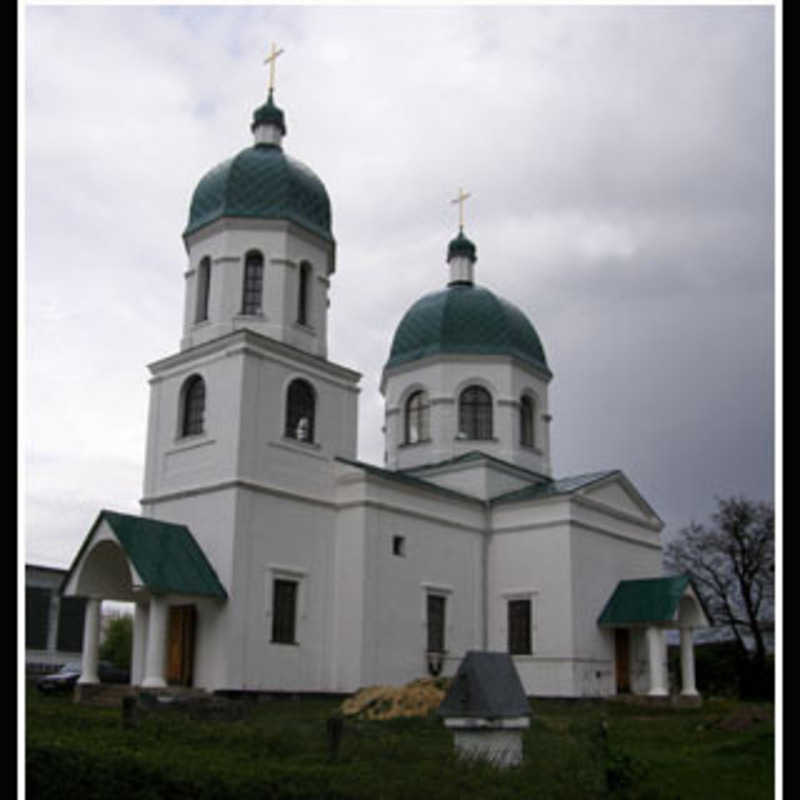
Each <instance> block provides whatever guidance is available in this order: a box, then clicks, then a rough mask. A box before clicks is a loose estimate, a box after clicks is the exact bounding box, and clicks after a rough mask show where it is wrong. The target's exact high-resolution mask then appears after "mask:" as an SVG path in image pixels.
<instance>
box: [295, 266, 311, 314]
mask: <svg viewBox="0 0 800 800" xmlns="http://www.w3.org/2000/svg"><path fill="white" fill-rule="evenodd" d="M310 276H311V265H310V264H306V263H305V262H304V263H302V264H301V265H300V277H299V286H298V288H297V321H298V322H299V323H300V324H301V325H307V324H308V289H309V286H308V281H309V278H310Z"/></svg>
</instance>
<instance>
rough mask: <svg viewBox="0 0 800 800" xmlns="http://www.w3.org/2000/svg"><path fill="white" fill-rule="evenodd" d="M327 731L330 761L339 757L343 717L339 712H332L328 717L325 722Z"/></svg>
mask: <svg viewBox="0 0 800 800" xmlns="http://www.w3.org/2000/svg"><path fill="white" fill-rule="evenodd" d="M325 727H326V729H327V731H328V753H329V755H330V758H331V760H332V761H335V760H336V759H337V758H338V757H339V746H340V745H341V743H342V734H343V733H344V717H342V715H341V714H334V715H333V716H332V717H329V718H328V721H327V722H326V724H325Z"/></svg>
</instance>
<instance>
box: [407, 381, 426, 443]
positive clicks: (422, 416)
mask: <svg viewBox="0 0 800 800" xmlns="http://www.w3.org/2000/svg"><path fill="white" fill-rule="evenodd" d="M430 435H431V434H430V404H429V403H428V395H427V394H426V393H425V392H424V391H422V390H421V389H420V390H419V391H417V392H414V393H413V394H412V395H411V396H410V397H409V398H408V400H407V401H406V414H405V442H406V444H414V443H416V442H424V441H426V440H427V439H429V438H430Z"/></svg>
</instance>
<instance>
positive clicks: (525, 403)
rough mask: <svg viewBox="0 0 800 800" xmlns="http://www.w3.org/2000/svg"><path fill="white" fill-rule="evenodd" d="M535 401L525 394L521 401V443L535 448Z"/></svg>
mask: <svg viewBox="0 0 800 800" xmlns="http://www.w3.org/2000/svg"><path fill="white" fill-rule="evenodd" d="M533 408H534V405H533V400H532V399H531V398H530V397H529V396H528V395H527V394H524V395H522V397H521V398H520V401H519V441H520V444H523V445H525V446H526V447H533V444H534V441H535V440H534V436H533Z"/></svg>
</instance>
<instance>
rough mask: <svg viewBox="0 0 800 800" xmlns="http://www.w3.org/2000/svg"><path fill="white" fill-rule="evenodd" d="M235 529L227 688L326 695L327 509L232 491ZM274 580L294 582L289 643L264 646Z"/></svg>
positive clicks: (330, 525) (330, 538) (331, 521)
mask: <svg viewBox="0 0 800 800" xmlns="http://www.w3.org/2000/svg"><path fill="white" fill-rule="evenodd" d="M237 527H238V533H239V535H238V537H237V545H236V569H235V577H234V590H235V593H234V595H233V597H232V599H231V602H232V606H233V607H234V608H237V610H236V611H235V612H234V613H235V616H236V619H237V625H238V626H239V627H240V630H239V631H238V632H237V636H236V639H237V641H238V642H239V645H238V646H239V647H240V648H241V653H242V655H241V664H242V671H241V675H235V674H231V675H230V680H231V681H232V684H233V685H240V686H241V687H242V688H244V689H246V690H256V691H325V690H329V689H330V688H331V687H330V686H329V685H328V684H327V681H328V678H329V668H328V663H329V661H330V659H331V657H332V652H331V651H332V642H331V624H330V622H331V620H330V609H331V601H332V580H333V576H334V548H335V531H336V520H335V510H334V509H333V508H332V507H331V506H326V505H324V504H321V503H317V502H306V501H303V500H302V499H299V498H287V497H282V496H277V495H274V494H270V493H267V492H255V491H250V490H240V493H239V504H238V519H237ZM276 579H283V580H291V581H295V582H296V583H297V597H296V599H297V602H296V611H295V643H277V642H274V641H272V623H273V608H272V602H273V589H274V581H275V580H276Z"/></svg>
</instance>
